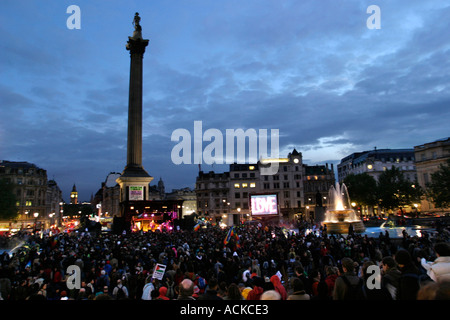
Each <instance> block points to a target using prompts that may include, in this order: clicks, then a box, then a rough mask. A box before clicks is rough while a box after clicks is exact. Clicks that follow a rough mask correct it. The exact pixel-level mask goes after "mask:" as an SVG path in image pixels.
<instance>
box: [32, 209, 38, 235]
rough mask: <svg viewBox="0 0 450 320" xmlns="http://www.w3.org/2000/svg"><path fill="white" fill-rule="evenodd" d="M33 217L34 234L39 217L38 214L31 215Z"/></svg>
mask: <svg viewBox="0 0 450 320" xmlns="http://www.w3.org/2000/svg"><path fill="white" fill-rule="evenodd" d="M33 216H34V233H36V228H37V218H38V217H39V212H35V213H33Z"/></svg>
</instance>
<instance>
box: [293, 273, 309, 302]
mask: <svg viewBox="0 0 450 320" xmlns="http://www.w3.org/2000/svg"><path fill="white" fill-rule="evenodd" d="M291 287H292V291H293V292H292V293H291V294H290V295H288V297H287V300H310V299H311V297H310V295H309V294H307V293H306V291H305V285H304V284H303V281H302V280H300V279H299V278H292V280H291Z"/></svg>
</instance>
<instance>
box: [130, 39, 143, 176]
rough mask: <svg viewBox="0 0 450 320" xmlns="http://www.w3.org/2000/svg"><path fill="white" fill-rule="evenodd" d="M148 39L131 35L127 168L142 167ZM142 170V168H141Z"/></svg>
mask: <svg viewBox="0 0 450 320" xmlns="http://www.w3.org/2000/svg"><path fill="white" fill-rule="evenodd" d="M147 45H148V40H142V39H141V38H137V39H135V38H132V37H130V38H129V40H128V44H127V50H129V51H130V58H131V63H130V88H129V100H128V144H127V166H126V167H125V171H126V170H127V169H131V170H134V171H135V170H136V169H137V170H139V169H142V60H143V58H144V52H145V47H146V46H147ZM139 171H140V170H139Z"/></svg>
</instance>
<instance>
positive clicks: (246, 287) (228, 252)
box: [0, 221, 449, 301]
mask: <svg viewBox="0 0 450 320" xmlns="http://www.w3.org/2000/svg"><path fill="white" fill-rule="evenodd" d="M311 227H312V224H311V222H306V221H301V222H299V223H298V230H299V232H298V233H289V234H286V233H285V232H283V228H281V227H280V226H277V225H274V224H273V225H265V226H259V225H258V226H257V225H242V226H236V227H235V232H236V233H237V234H238V235H239V241H236V239H234V238H233V239H231V241H229V243H228V244H226V245H224V242H223V240H224V239H225V237H226V235H227V233H228V229H227V228H225V229H221V228H219V227H214V226H211V227H208V228H202V229H200V230H198V231H196V232H194V231H192V230H180V231H172V232H159V231H158V232H146V233H145V232H136V233H133V232H132V233H129V232H125V233H118V234H115V233H102V234H91V233H89V232H86V233H84V232H83V233H70V234H69V233H59V234H57V235H49V234H43V236H42V237H40V236H36V235H23V234H22V235H17V236H14V237H21V238H20V239H19V238H14V239H13V240H14V241H15V242H16V243H18V242H22V243H23V245H22V246H20V247H19V248H18V249H17V250H16V251H15V252H14V253H13V254H12V255H11V256H9V255H8V254H5V253H3V254H2V255H0V283H1V287H0V292H1V295H2V298H3V299H4V300H12V301H17V300H26V299H35V298H36V297H37V295H38V293H40V292H41V293H44V292H45V294H40V297H39V299H42V298H44V299H46V300H59V299H60V298H61V294H62V292H63V291H66V293H68V297H69V298H70V299H78V297H79V296H80V292H82V290H81V289H79V290H78V289H77V290H72V289H70V288H68V287H67V284H66V281H65V279H66V277H67V272H66V270H67V267H68V266H69V265H73V264H75V265H77V266H78V267H80V269H81V283H82V289H84V290H85V295H86V296H87V297H88V299H92V300H93V299H94V297H95V295H96V294H98V295H101V294H103V293H104V292H107V293H108V294H111V298H112V295H113V292H114V286H115V285H116V284H117V280H119V279H120V280H121V281H122V285H123V286H125V287H126V288H127V290H128V296H129V299H139V300H140V299H142V300H149V299H151V298H152V296H153V298H155V299H157V298H158V297H159V295H160V288H161V287H163V286H165V287H167V288H168V292H167V294H166V296H167V297H170V299H186V298H189V299H193V298H194V295H195V294H197V296H198V297H200V296H202V295H204V294H205V290H206V286H207V285H208V282H207V281H204V279H210V278H211V277H216V278H217V277H218V276H219V277H220V282H218V283H219V284H220V290H218V291H219V294H220V295H221V296H222V297H224V298H228V295H231V294H232V292H233V288H234V287H233V286H231V285H232V284H233V283H235V284H238V288H239V291H240V293H241V295H242V297H244V298H247V299H249V300H252V299H258V300H259V299H260V298H261V295H262V294H263V292H264V291H269V290H274V291H277V292H279V294H280V297H281V298H282V299H283V296H284V297H285V298H287V294H286V295H285V294H284V293H283V289H282V287H284V286H283V284H281V282H280V283H278V281H276V282H275V283H274V282H271V281H270V279H272V278H273V276H275V275H276V274H282V275H283V279H285V281H286V283H291V279H292V278H294V277H295V278H299V279H300V280H301V281H302V282H303V284H304V290H305V291H306V293H307V294H310V295H311V293H312V283H311V281H310V280H312V279H313V278H315V276H314V274H312V270H318V272H319V274H321V275H322V276H323V277H322V278H323V279H321V281H318V283H317V286H315V293H316V295H317V294H318V295H321V293H320V292H322V290H323V287H324V285H323V284H325V285H327V284H328V289H327V290H329V292H330V293H331V292H332V296H333V298H338V299H345V295H346V293H347V294H348V293H349V292H353V291H357V288H356V289H355V290H350V291H348V292H346V288H347V284H346V283H345V280H343V276H344V275H345V277H346V278H347V280H349V279H350V280H351V279H353V280H358V274H357V270H358V269H359V268H360V267H361V266H360V264H363V262H364V261H366V260H368V261H373V262H375V263H377V264H378V262H380V260H381V259H382V257H390V258H391V260H385V261H384V262H383V261H381V265H382V267H383V272H382V278H381V281H382V287H388V284H389V285H392V286H393V287H396V286H397V287H396V288H397V292H396V293H395V296H396V299H404V295H408V292H409V291H411V290H410V289H408V287H409V285H411V286H414V285H416V289H417V288H418V287H417V283H418V281H417V279H412V277H413V278H414V277H415V276H411V275H412V274H414V273H415V271H417V270H420V272H421V273H422V274H419V273H417V274H418V276H419V279H420V281H423V280H422V278H421V277H422V276H424V275H426V273H428V275H429V277H430V280H434V279H433V277H435V279H439V278H440V277H442V279H446V274H447V271H446V270H448V269H447V265H446V259H444V258H445V257H447V256H448V254H447V253H445V249H441V248H440V245H438V244H439V243H442V242H444V243H448V242H449V233H448V230H447V229H448V227H445V226H443V227H442V232H439V233H435V234H429V235H428V236H427V235H426V234H423V235H422V236H420V237H418V236H414V237H410V236H408V235H407V234H405V235H404V237H403V239H398V240H397V239H387V237H386V236H383V237H376V238H370V237H368V236H367V235H364V236H363V235H361V234H358V233H355V232H354V233H353V234H351V235H330V234H326V235H325V234H321V233H320V232H321V231H320V230H321V229H320V228H315V230H316V231H315V232H306V231H307V230H310V229H311ZM1 237H2V236H0V238H1ZM1 239H3V238H1ZM6 240H7V239H5V241H6ZM2 241H3V240H2ZM2 243H3V242H2ZM324 248H326V251H325V250H324ZM399 249H400V250H399ZM401 250H406V251H409V253H410V256H411V257H413V258H412V259H408V258H407V257H406V259H405V257H404V256H403V257H402V255H404V254H403V253H401ZM433 250H434V251H433ZM398 251H400V252H399V253H398V254H397V252H398ZM434 253H435V254H436V258H435V257H434ZM417 257H427V258H429V259H430V260H434V261H432V262H431V261H430V262H427V261H425V262H424V264H421V262H423V261H420V262H419V261H417ZM344 258H349V259H351V260H353V261H356V263H357V264H358V265H357V266H356V268H355V266H353V268H352V271H349V270H350V267H349V266H348V265H347V263H346V262H345V259H344ZM392 258H394V259H392ZM382 260H384V259H382ZM392 260H393V261H394V263H392ZM396 260H397V262H396ZM410 260H412V261H414V262H413V263H412V267H411V263H410V262H411V261H410ZM156 263H160V264H164V265H166V266H167V269H166V273H165V274H164V277H163V279H162V280H156V279H153V280H152V274H153V270H154V269H155V265H156ZM397 264H398V266H396V265H397ZM337 267H340V268H341V270H339V272H338V274H337V273H335V274H330V270H332V269H331V268H334V269H336V268H337ZM414 267H416V268H418V267H419V269H417V270H414ZM427 267H430V269H428V268H427ZM396 269H397V272H396V271H395V270H396ZM244 270H249V271H250V273H249V272H246V280H247V283H244V280H243V279H242V276H243V271H244ZM430 270H431V271H430ZM411 271H413V272H411ZM108 273H109V275H108ZM398 273H400V274H401V276H399V274H398ZM338 275H339V276H340V277H338ZM355 277H356V278H355ZM360 277H361V278H363V277H364V272H362V273H361V275H360ZM396 277H398V279H396ZM187 279H188V280H190V281H191V282H193V287H192V290H191V291H192V292H190V291H189V292H186V291H185V290H188V289H189V287H190V285H189V284H188V283H186V282H184V281H185V280H187ZM265 279H266V280H265ZM273 279H274V278H273ZM397 280H398V281H397ZM333 281H334V285H333ZM438 281H439V282H440V280H438ZM356 282H357V281H356ZM434 282H436V280H435V281H434ZM444 282H445V280H444ZM182 283H183V285H182ZM241 283H242V284H241ZM9 284H10V285H9ZM185 285H186V286H185ZM280 285H281V286H280ZM105 286H106V287H107V289H106V290H105ZM350 286H351V285H350ZM41 289H42V291H41ZM277 289H278V290H277ZM286 289H287V288H285V289H284V290H285V291H286ZM289 289H290V291H289V292H292V289H293V288H292V287H289ZM194 290H198V292H197V293H195V292H194ZM393 291H395V290H393ZM439 292H445V290H444V291H443V289H441V291H439ZM416 294H417V292H416ZM439 294H440V296H445V294H444V293H439ZM83 295H84V294H83ZM83 295H81V296H83ZM236 296H237V297H238V295H236ZM391 296H392V292H391ZM102 297H105V296H102ZM316 297H317V296H316ZM311 298H313V297H312V296H311ZM317 298H318V297H317ZM322 298H323V297H322V296H321V297H320V299H322ZM410 298H414V295H413V294H412V295H411V296H410Z"/></svg>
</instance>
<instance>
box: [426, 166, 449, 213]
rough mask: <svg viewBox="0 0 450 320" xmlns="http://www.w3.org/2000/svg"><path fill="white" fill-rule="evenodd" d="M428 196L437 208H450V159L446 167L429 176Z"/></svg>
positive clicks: (440, 167) (441, 167)
mask: <svg viewBox="0 0 450 320" xmlns="http://www.w3.org/2000/svg"><path fill="white" fill-rule="evenodd" d="M427 193H428V196H429V197H430V198H431V199H432V201H433V203H434V205H435V206H436V207H437V208H448V207H450V159H449V160H447V163H446V165H443V164H441V165H440V166H439V169H438V170H437V171H436V172H434V173H432V174H431V182H430V183H429V184H427Z"/></svg>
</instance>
